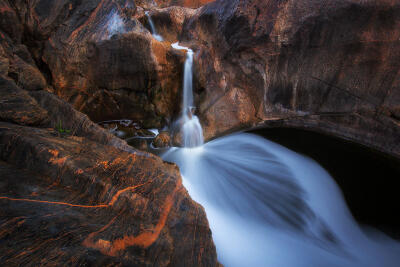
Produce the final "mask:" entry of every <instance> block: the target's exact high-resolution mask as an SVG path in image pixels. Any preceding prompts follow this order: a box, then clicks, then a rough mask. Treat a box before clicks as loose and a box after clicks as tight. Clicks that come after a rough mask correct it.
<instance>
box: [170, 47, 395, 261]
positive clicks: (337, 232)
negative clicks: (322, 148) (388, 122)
mask: <svg viewBox="0 0 400 267" xmlns="http://www.w3.org/2000/svg"><path fill="white" fill-rule="evenodd" d="M173 46H174V48H177V49H185V50H187V59H186V62H185V75H184V76H185V77H184V90H183V91H184V92H183V94H184V96H183V110H182V115H181V119H180V120H181V121H182V123H181V124H180V125H182V126H181V127H182V131H183V132H184V133H183V136H184V138H183V141H184V142H183V144H184V147H183V148H171V149H170V150H168V151H167V152H166V153H165V154H164V155H163V158H164V159H165V160H167V161H171V162H175V163H177V164H178V166H179V167H180V170H181V173H182V178H183V183H184V185H185V187H186V188H187V189H188V191H189V193H190V195H191V196H192V198H193V199H194V200H196V201H197V202H199V203H200V204H202V205H203V207H204V208H205V210H206V213H207V217H208V220H209V223H210V227H211V229H212V231H213V239H214V242H215V244H216V247H217V252H218V257H219V260H220V262H221V263H222V264H224V265H225V266H227V267H230V266H278V267H280V266H282V267H291V266H295V267H301V266H304V267H310V266H311V267H314V266H316V267H329V266H338V267H339V266H340V267H343V266H360V267H365V266H368V267H392V266H393V267H397V266H399V262H400V245H399V243H397V242H395V241H393V240H391V239H390V238H388V237H386V236H385V235H383V234H381V233H378V232H377V231H373V230H371V229H370V230H368V231H367V230H365V229H361V228H360V227H359V226H358V224H357V223H356V222H355V221H354V219H353V217H352V215H351V214H350V212H349V210H348V208H347V206H346V204H345V201H344V200H343V196H342V194H341V192H340V190H339V188H338V186H337V185H336V184H335V182H334V181H333V179H332V178H331V177H330V175H329V174H328V173H327V172H326V171H325V170H324V169H323V168H322V167H320V166H319V165H318V164H317V163H316V162H314V161H313V160H311V159H309V158H306V157H304V156H302V155H299V154H297V153H295V152H293V151H290V150H289V149H286V148H284V147H282V146H280V145H278V144H275V143H273V142H270V141H268V140H266V139H264V138H261V137H258V136H255V135H251V134H243V133H241V134H234V135H230V136H227V137H222V138H219V139H216V140H213V141H211V142H208V143H206V144H204V145H203V139H202V138H203V137H202V130H201V125H200V123H199V120H198V118H197V117H196V116H194V115H193V114H192V112H193V93H192V91H191V90H192V67H191V66H192V63H193V52H192V51H191V50H190V49H187V48H184V47H181V46H179V45H178V44H177V43H176V44H174V45H173ZM189 76H190V77H189ZM189 89H190V92H189V91H188V90H189Z"/></svg>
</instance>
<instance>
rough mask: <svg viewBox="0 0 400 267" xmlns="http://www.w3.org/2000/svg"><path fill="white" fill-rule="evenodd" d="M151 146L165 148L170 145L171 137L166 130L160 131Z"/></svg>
mask: <svg viewBox="0 0 400 267" xmlns="http://www.w3.org/2000/svg"><path fill="white" fill-rule="evenodd" d="M153 146H154V147H156V148H166V147H169V146H171V137H170V135H169V133H168V132H160V134H159V135H157V136H156V138H155V139H154V140H153Z"/></svg>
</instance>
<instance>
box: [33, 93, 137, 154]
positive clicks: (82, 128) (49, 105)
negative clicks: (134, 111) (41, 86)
mask: <svg viewBox="0 0 400 267" xmlns="http://www.w3.org/2000/svg"><path fill="white" fill-rule="evenodd" d="M30 95H31V96H32V97H33V98H34V99H36V101H37V103H38V104H39V105H40V107H42V108H43V109H45V110H46V111H47V112H48V116H49V119H48V121H47V122H46V123H44V124H42V125H41V126H42V127H47V128H53V129H55V128H56V126H57V124H59V123H62V125H63V128H65V129H68V130H70V133H71V135H74V136H79V137H86V138H88V139H89V140H92V141H95V142H97V143H100V144H104V145H110V146H114V147H116V148H119V149H121V150H124V151H128V152H131V151H132V148H131V147H130V146H128V144H127V143H126V142H125V141H124V140H121V139H119V138H117V137H115V136H114V135H113V134H111V133H109V132H108V131H107V130H105V129H103V128H102V127H100V126H99V125H97V124H96V123H94V122H92V121H91V120H90V119H89V118H88V116H86V115H85V114H82V113H81V112H79V111H77V110H75V109H74V108H73V107H72V106H71V105H70V104H68V103H66V102H65V101H63V100H61V99H59V98H57V97H56V96H55V95H53V94H51V93H48V92H46V91H34V92H30Z"/></svg>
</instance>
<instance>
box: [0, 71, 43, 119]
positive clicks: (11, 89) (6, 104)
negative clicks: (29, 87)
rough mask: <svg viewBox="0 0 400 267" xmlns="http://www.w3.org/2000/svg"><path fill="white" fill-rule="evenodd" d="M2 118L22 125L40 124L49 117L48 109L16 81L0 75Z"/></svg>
mask: <svg viewBox="0 0 400 267" xmlns="http://www.w3.org/2000/svg"><path fill="white" fill-rule="evenodd" d="M0 101H1V102H0V119H1V120H3V121H10V122H15V123H18V124H22V125H39V124H41V123H44V122H45V121H46V119H47V116H48V114H47V111H46V110H44V109H43V108H41V107H40V106H39V104H38V103H37V102H36V100H35V99H34V98H32V97H31V96H30V95H29V94H28V92H26V91H24V90H22V89H20V88H19V87H17V86H16V85H15V83H14V81H12V80H9V79H6V78H4V77H1V76H0Z"/></svg>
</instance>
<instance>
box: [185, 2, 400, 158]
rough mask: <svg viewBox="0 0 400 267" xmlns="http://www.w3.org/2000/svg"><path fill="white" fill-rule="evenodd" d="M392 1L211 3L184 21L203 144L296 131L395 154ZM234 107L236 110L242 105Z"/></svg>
mask: <svg viewBox="0 0 400 267" xmlns="http://www.w3.org/2000/svg"><path fill="white" fill-rule="evenodd" d="M399 29H400V4H399V2H398V1H394V0H393V1H391V0H387V1H344V0H335V1H328V0H326V1H311V0H301V1H290V0H285V1H275V0H251V1H244V0H243V1H216V2H215V3H211V4H209V5H207V6H205V7H203V8H202V9H200V10H198V11H197V14H196V15H194V16H193V18H192V19H191V20H190V21H189V22H188V23H186V28H185V29H184V33H185V36H184V38H183V39H184V40H186V41H187V42H192V43H193V44H195V45H196V46H197V47H198V49H197V53H196V59H195V65H196V66H195V68H196V70H197V71H196V77H195V79H196V87H197V91H196V93H197V95H198V97H197V103H198V104H197V105H198V106H200V110H199V111H200V117H201V120H202V123H203V125H204V126H205V127H204V128H205V134H206V138H211V137H214V136H218V135H222V134H225V133H228V132H231V131H234V130H237V129H248V128H251V127H275V126H277V127H282V126H290V127H300V128H307V129H310V130H315V131H322V132H325V133H328V134H331V135H335V136H338V137H342V138H345V139H348V140H352V141H355V142H358V143H361V144H364V145H367V146H370V147H374V148H376V149H378V150H381V151H384V152H386V153H389V154H392V155H396V156H397V157H399V156H400V144H399V142H398V137H399V136H400V122H399V118H400V116H399V110H400V109H399V108H400V65H399V64H398V62H399V60H400V52H399V51H400V42H399V38H400V30H399ZM238 103H240V104H241V106H240V105H238Z"/></svg>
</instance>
